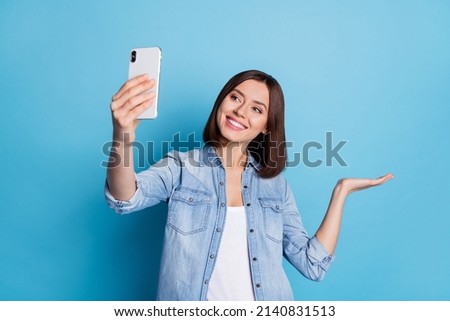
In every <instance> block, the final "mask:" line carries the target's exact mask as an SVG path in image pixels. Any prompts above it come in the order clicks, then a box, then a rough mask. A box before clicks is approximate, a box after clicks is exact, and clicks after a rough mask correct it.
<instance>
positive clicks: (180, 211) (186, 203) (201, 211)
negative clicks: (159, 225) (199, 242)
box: [167, 187, 211, 235]
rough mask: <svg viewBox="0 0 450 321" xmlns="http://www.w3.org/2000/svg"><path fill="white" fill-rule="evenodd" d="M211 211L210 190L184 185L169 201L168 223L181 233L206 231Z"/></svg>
mask: <svg viewBox="0 0 450 321" xmlns="http://www.w3.org/2000/svg"><path fill="white" fill-rule="evenodd" d="M210 211H211V198H210V195H209V193H208V192H206V191H201V190H195V189H190V188H187V187H182V188H181V189H180V190H177V191H174V192H173V194H172V197H171V199H170V201H169V214H168V218H167V220H168V222H167V224H168V225H169V226H171V227H172V228H173V229H175V230H176V231H178V232H179V233H181V234H185V235H187V234H194V233H198V232H201V231H204V230H205V228H206V224H207V223H208V218H209V214H210Z"/></svg>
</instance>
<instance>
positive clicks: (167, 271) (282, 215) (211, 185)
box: [105, 145, 334, 301]
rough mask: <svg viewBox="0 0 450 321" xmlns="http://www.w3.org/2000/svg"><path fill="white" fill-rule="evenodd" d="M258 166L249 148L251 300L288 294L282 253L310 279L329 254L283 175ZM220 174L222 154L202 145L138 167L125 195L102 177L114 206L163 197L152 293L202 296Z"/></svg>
mask: <svg viewBox="0 0 450 321" xmlns="http://www.w3.org/2000/svg"><path fill="white" fill-rule="evenodd" d="M259 167H260V166H259V164H258V163H257V162H256V161H255V159H254V158H253V157H252V156H251V155H249V157H248V162H247V165H246V168H245V170H244V172H243V174H242V191H241V192H242V197H243V201H244V206H245V212H246V217H247V244H248V250H249V256H250V257H249V262H250V269H251V277H252V284H253V291H254V294H255V298H256V300H269V301H275V300H293V294H292V289H291V286H290V284H289V281H288V278H287V276H286V274H285V272H284V270H283V266H282V261H283V260H282V259H283V256H284V257H285V258H286V259H287V260H288V261H289V262H290V263H291V264H292V265H293V266H294V267H295V268H296V269H297V270H299V271H300V273H301V274H303V275H304V276H305V277H306V278H308V279H311V280H314V281H320V280H322V279H323V277H324V275H325V273H326V271H327V269H328V267H329V264H330V263H331V262H332V261H333V260H334V256H333V255H330V254H329V253H328V252H327V251H326V250H325V248H324V247H323V245H322V244H321V243H320V242H319V240H318V239H317V238H316V237H311V238H310V237H309V236H308V234H307V232H306V230H305V228H304V226H303V224H302V222H301V218H300V215H299V213H298V210H297V206H296V204H295V200H294V197H293V195H292V192H291V190H290V188H289V186H288V184H287V182H286V180H285V179H284V177H283V176H281V175H278V176H276V177H273V178H262V177H260V176H259V175H258V174H257V171H258V169H259ZM225 177H226V175H225V169H224V167H223V165H222V162H221V159H220V158H219V157H218V156H217V154H216V153H215V149H214V148H213V147H211V146H208V145H206V146H205V147H203V148H202V149H195V150H191V151H189V152H183V153H182V152H171V153H169V154H168V155H167V156H166V157H165V158H163V159H161V160H160V161H159V162H158V163H156V164H154V165H153V166H151V167H150V168H149V169H147V170H144V171H142V172H140V173H138V174H136V183H137V189H136V192H135V194H134V196H133V197H132V198H131V199H130V200H128V201H120V200H116V199H114V197H113V196H112V195H111V194H110V192H109V191H108V187H107V185H106V187H105V195H106V199H107V202H108V204H109V206H110V207H111V208H113V209H114V210H115V211H116V212H117V213H118V214H127V213H131V212H134V211H138V210H141V209H143V208H146V207H149V206H152V205H155V204H157V203H159V202H161V201H164V202H168V217H167V223H166V226H165V234H164V243H163V250H162V258H161V270H160V276H159V284H158V292H157V293H158V294H157V299H158V300H166V301H175V300H189V301H198V300H206V295H207V292H208V283H209V280H210V278H211V274H212V272H213V269H214V264H215V262H216V255H217V253H218V249H219V246H220V239H221V235H222V230H223V227H224V222H225V220H226V206H227V200H226V193H225V191H226V188H225V187H226V182H225ZM247 244H243V245H242V246H247Z"/></svg>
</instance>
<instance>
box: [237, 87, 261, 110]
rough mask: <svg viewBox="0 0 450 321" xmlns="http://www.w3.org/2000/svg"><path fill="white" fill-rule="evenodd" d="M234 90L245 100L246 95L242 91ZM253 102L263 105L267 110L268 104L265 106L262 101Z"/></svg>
mask: <svg viewBox="0 0 450 321" xmlns="http://www.w3.org/2000/svg"><path fill="white" fill-rule="evenodd" d="M233 90H234V91H237V93H238V94H239V95H241V96H242V97H244V98H245V95H244V93H243V92H242V91H240V90H239V89H237V88H234V89H233ZM253 102H254V103H255V104H258V105H261V106H263V107H264V108H265V109H267V106H266V104H264V103H263V102H261V101H259V100H253Z"/></svg>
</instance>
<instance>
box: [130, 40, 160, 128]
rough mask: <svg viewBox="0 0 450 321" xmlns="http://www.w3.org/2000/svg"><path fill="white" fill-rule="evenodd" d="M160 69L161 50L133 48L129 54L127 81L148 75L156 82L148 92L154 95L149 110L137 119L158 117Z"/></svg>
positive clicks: (156, 48) (157, 48)
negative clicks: (152, 92)
mask: <svg viewBox="0 0 450 321" xmlns="http://www.w3.org/2000/svg"><path fill="white" fill-rule="evenodd" d="M160 67H161V48H159V47H148V48H134V49H132V50H131V52H130V63H129V68H128V79H130V78H133V77H136V76H138V75H142V74H148V76H149V77H150V79H155V80H156V85H155V87H153V88H152V89H151V90H149V92H151V91H154V92H155V93H156V96H155V98H154V99H153V103H152V105H151V106H150V108H148V109H146V110H145V111H144V112H143V113H142V114H140V115H139V116H138V117H137V118H138V119H155V118H156V117H157V116H158V92H159V72H160Z"/></svg>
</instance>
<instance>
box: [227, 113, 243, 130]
mask: <svg viewBox="0 0 450 321" xmlns="http://www.w3.org/2000/svg"><path fill="white" fill-rule="evenodd" d="M225 118H226V124H227V126H228V127H230V128H231V129H234V130H246V129H247V128H248V127H247V126H245V125H244V124H242V123H241V122H238V121H237V120H236V119H234V118H233V117H230V116H226V117H225Z"/></svg>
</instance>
